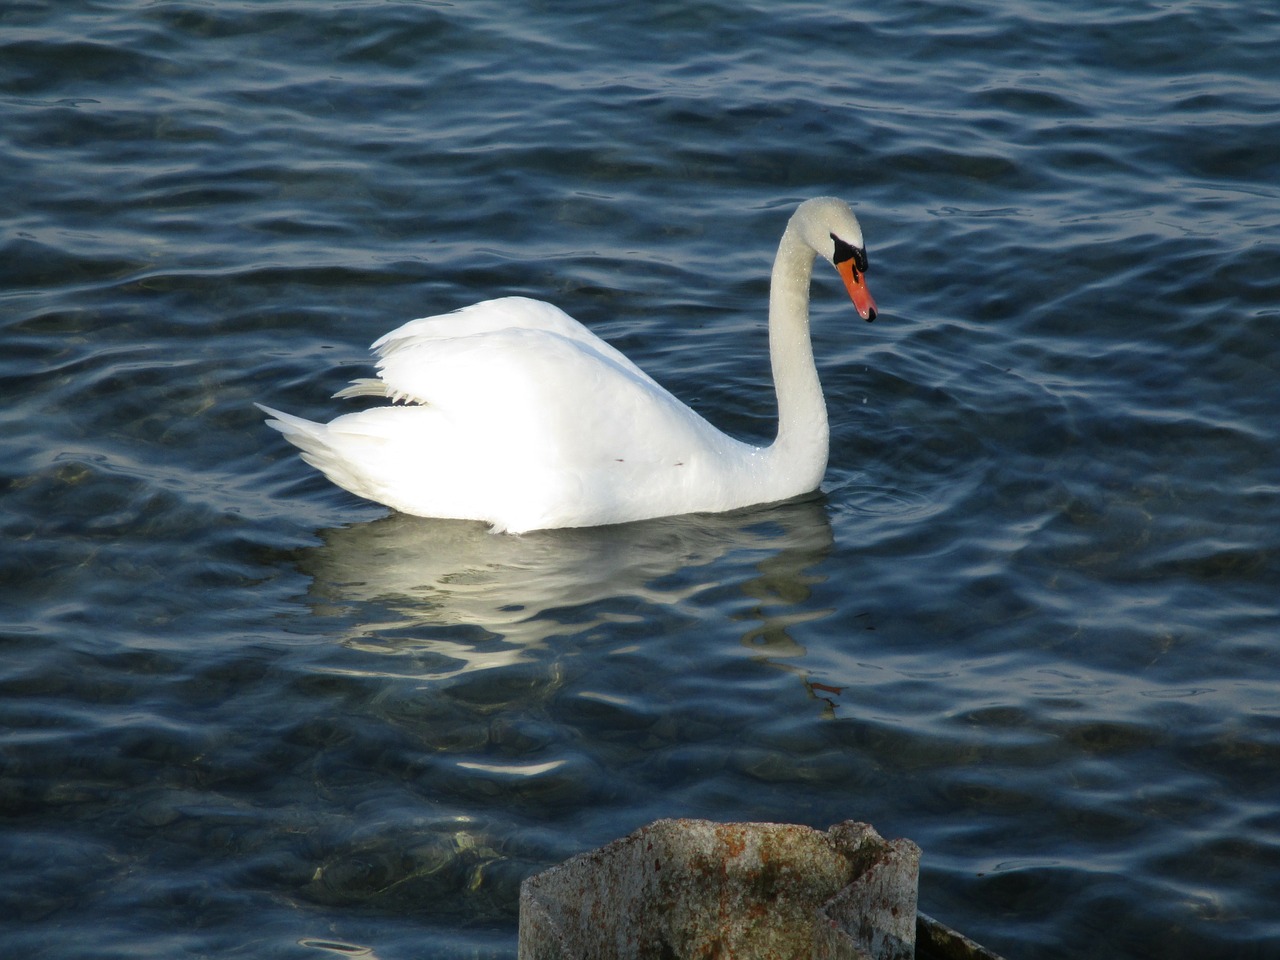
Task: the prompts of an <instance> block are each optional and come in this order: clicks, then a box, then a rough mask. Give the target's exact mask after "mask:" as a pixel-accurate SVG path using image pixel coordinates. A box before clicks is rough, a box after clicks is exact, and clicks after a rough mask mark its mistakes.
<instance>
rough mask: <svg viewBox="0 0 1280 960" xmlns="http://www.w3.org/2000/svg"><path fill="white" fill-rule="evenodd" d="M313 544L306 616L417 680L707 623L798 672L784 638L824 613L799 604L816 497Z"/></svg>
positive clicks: (393, 531) (348, 535)
mask: <svg viewBox="0 0 1280 960" xmlns="http://www.w3.org/2000/svg"><path fill="white" fill-rule="evenodd" d="M320 537H321V539H322V540H323V541H324V542H323V544H322V545H320V546H318V547H313V548H308V549H306V550H304V551H302V552H301V554H300V555H299V556H298V558H297V559H298V566H299V568H300V569H301V571H302V572H303V573H305V574H307V575H309V576H310V577H311V579H312V584H311V587H310V590H309V596H310V599H311V601H312V606H313V610H314V612H316V613H318V614H329V615H331V618H330V619H329V623H330V624H334V623H336V624H339V625H342V626H341V628H340V629H341V630H342V635H341V637H340V639H341V640H342V642H344V643H345V644H347V645H349V646H352V647H356V648H359V649H363V650H369V651H378V652H385V653H394V654H411V655H413V657H414V663H415V666H414V670H413V673H414V675H415V676H417V677H419V678H421V679H447V678H450V677H457V676H460V675H462V674H466V673H471V672H474V671H482V670H493V669H496V668H503V667H510V666H512V665H515V664H518V663H521V662H525V661H529V660H530V659H534V658H540V657H545V656H546V655H547V653H546V651H547V650H548V641H549V640H550V639H551V638H553V637H561V638H564V637H566V636H570V635H572V636H573V637H577V638H584V637H585V638H588V639H589V640H594V639H599V640H601V641H603V642H607V643H614V644H616V643H618V640H617V638H616V634H617V632H619V631H621V632H624V633H625V635H626V636H627V637H629V638H632V640H633V642H636V643H641V644H643V643H644V637H645V635H646V634H648V635H651V636H654V637H655V638H656V637H658V636H660V635H661V634H662V632H663V631H664V629H665V628H666V627H668V626H669V625H672V624H675V625H677V626H678V628H681V629H683V628H687V625H688V624H689V622H690V619H691V618H692V619H693V620H695V621H706V620H707V619H708V617H709V616H710V617H711V618H713V619H721V618H724V617H728V618H731V619H735V620H739V621H743V622H745V626H744V627H743V628H742V632H741V636H740V642H741V643H742V644H743V645H745V646H747V647H748V648H750V649H751V650H752V651H753V653H754V654H755V656H756V657H757V658H758V659H760V660H763V661H766V662H770V663H773V664H774V665H776V666H780V667H783V669H788V670H792V671H795V672H799V671H798V670H797V669H796V668H795V667H792V666H790V665H785V664H782V663H779V661H782V660H791V659H794V658H796V657H799V656H801V655H803V653H804V650H803V648H802V647H801V646H799V645H798V644H797V643H796V642H795V641H794V640H792V638H791V637H790V635H789V634H788V628H789V627H790V626H791V625H792V624H794V623H797V622H802V621H811V620H816V619H821V618H823V617H825V616H827V615H829V614H830V613H831V611H830V610H827V609H811V608H809V607H807V606H806V602H807V600H808V599H809V597H810V594H811V587H812V586H813V585H814V584H815V583H818V582H821V580H822V579H823V578H822V576H821V575H820V574H817V573H815V572H813V571H814V568H815V567H817V566H818V565H819V564H820V563H821V561H823V560H824V559H825V558H826V557H827V556H828V554H829V553H830V551H831V549H832V544H833V537H832V530H831V524H830V521H829V519H828V517H827V514H826V509H825V502H824V500H822V499H821V498H818V497H811V498H808V499H805V500H800V501H791V502H786V503H781V504H773V505H769V506H766V507H756V508H749V509H746V510H740V511H735V512H731V513H724V514H705V515H690V516H680V517H665V518H661V519H656V520H648V521H642V522H637V523H630V524H624V525H619V526H612V527H588V528H581V529H565V530H549V531H537V532H533V533H527V534H524V535H521V536H503V535H496V534H493V533H490V532H489V531H488V530H487V528H486V527H485V526H484V525H482V524H480V523H474V522H468V521H457V520H430V519H424V518H419V517H411V516H406V515H403V514H392V515H390V516H387V517H385V518H382V519H380V520H376V521H373V522H370V523H362V524H356V525H353V526H350V527H343V528H336V529H330V530H325V531H321V533H320ZM704 595H705V596H704ZM716 610H720V612H719V613H717V612H716ZM721 634H723V631H721ZM637 638H638V639H637ZM390 672H391V673H393V674H394V675H397V676H404V672H403V670H401V669H397V668H394V667H392V668H391V671H390Z"/></svg>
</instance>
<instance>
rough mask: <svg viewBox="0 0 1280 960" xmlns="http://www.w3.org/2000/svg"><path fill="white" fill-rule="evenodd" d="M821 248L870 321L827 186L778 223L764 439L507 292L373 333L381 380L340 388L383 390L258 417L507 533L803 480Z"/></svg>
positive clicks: (851, 222)
mask: <svg viewBox="0 0 1280 960" xmlns="http://www.w3.org/2000/svg"><path fill="white" fill-rule="evenodd" d="M818 254H821V255H822V256H823V257H825V258H826V259H827V260H828V261H830V262H832V263H833V264H834V265H835V266H836V268H837V269H838V270H839V271H840V274H841V276H842V277H843V278H844V280H845V284H846V286H847V288H848V290H849V293H850V295H851V296H852V298H853V301H854V304H855V305H856V306H857V308H858V311H859V312H860V313H861V314H862V316H863V317H864V318H865V319H867V320H872V319H874V318H875V314H876V308H875V302H874V301H873V300H872V298H871V295H870V293H869V292H868V291H867V287H866V283H865V279H864V277H863V274H864V272H865V270H866V254H865V252H864V246H863V240H862V230H861V228H860V227H859V226H858V221H857V219H856V218H855V217H854V215H853V213H852V211H850V210H849V208H848V206H846V205H845V204H844V203H843V202H841V201H839V200H835V199H831V198H819V199H816V200H809V201H807V202H805V203H803V204H801V205H800V207H799V209H797V210H796V212H795V214H794V215H793V216H792V218H791V221H790V222H789V223H788V224H787V229H786V232H785V233H784V234H783V236H782V241H781V243H780V244H779V246H778V255H777V258H776V260H775V261H774V266H773V278H772V286H771V288H770V293H769V352H770V357H771V359H772V363H773V376H774V385H775V389H776V391H777V395H778V418H779V422H778V436H777V439H776V440H775V441H774V443H772V444H771V445H769V446H767V447H756V446H752V445H750V444H746V443H742V442H741V441H738V440H735V439H733V438H732V437H729V436H727V435H726V434H724V433H721V432H720V431H719V430H717V429H716V428H715V427H713V426H711V424H709V423H708V422H707V421H706V420H704V419H703V418H702V417H700V416H699V415H698V414H696V413H694V412H693V411H692V410H691V409H689V407H687V406H685V405H684V404H683V403H681V402H680V401H679V400H677V399H676V398H675V397H673V396H672V395H671V394H670V393H668V392H667V391H666V390H665V389H664V388H663V387H661V386H660V385H659V384H658V383H657V382H655V381H654V380H653V379H652V378H651V377H650V376H649V375H648V374H646V373H645V372H644V371H642V370H641V369H640V368H639V367H637V366H636V365H635V364H634V363H632V362H631V361H630V360H628V359H627V358H626V357H625V356H623V355H622V354H621V353H619V352H618V351H617V350H615V349H614V348H613V347H611V346H609V344H607V343H605V342H604V341H603V340H601V339H600V338H599V337H597V336H596V335H595V334H593V333H591V332H590V331H589V330H587V329H586V328H585V327H584V326H582V325H581V324H580V323H578V322H577V321H576V320H574V319H573V318H572V317H570V316H568V315H567V314H566V313H564V312H563V311H561V310H559V309H558V308H556V307H553V306H551V305H550V304H547V303H541V302H539V301H536V300H527V299H523V298H517V297H511V298H506V299H501V300H488V301H485V302H483V303H477V304H475V305H473V306H470V307H466V308H464V309H462V310H458V311H456V312H454V313H450V314H445V315H443V316H439V317H424V318H422V319H420V320H413V321H411V322H409V323H406V324H405V325H404V326H402V327H400V328H399V329H397V330H393V331H392V332H391V333H388V334H387V335H386V336H384V337H382V339H380V340H378V341H377V342H376V343H374V345H373V350H374V352H375V353H376V354H377V356H378V378H376V379H362V380H356V381H355V382H354V383H353V384H352V385H351V386H350V387H347V388H346V389H345V390H342V391H340V392H339V393H338V394H337V396H339V397H354V396H381V397H388V398H390V399H391V400H393V401H396V402H395V403H393V405H391V406H383V407H375V408H373V409H370V410H365V411H361V412H359V413H350V414H346V415H344V416H341V417H338V418H337V419H336V420H333V421H332V422H331V423H328V424H321V423H313V422H311V421H310V420H303V419H301V418H299V417H294V416H290V415H289V414H287V413H281V412H279V411H277V410H273V409H271V408H270V407H265V406H262V405H261V404H259V406H262V409H263V410H264V411H265V412H266V413H268V414H270V415H271V417H272V418H273V419H271V420H268V421H267V423H268V424H270V425H271V426H273V427H274V428H275V429H277V430H279V431H280V432H281V433H283V434H284V435H285V437H286V438H287V439H288V440H289V442H290V443H293V444H294V445H295V446H297V447H299V448H300V449H301V450H302V451H303V454H302V455H303V459H304V460H306V461H307V462H308V463H310V464H312V465H313V466H315V467H316V468H318V469H319V470H321V471H322V472H323V473H324V474H325V476H327V477H328V478H329V479H330V480H332V481H333V482H334V483H336V484H337V485H338V486H340V487H343V488H344V489H346V490H349V491H351V492H352V493H355V494H357V495H359V496H361V497H366V498H368V499H370V500H375V501H377V502H379V503H384V504H386V505H387V506H390V507H393V508H395V509H397V510H400V511H403V512H405V513H411V514H417V515H419V516H427V517H454V518H459V519H469V520H483V521H486V522H488V523H490V524H492V525H493V527H494V528H495V529H498V530H507V531H511V532H521V531H525V530H535V529H543V528H551V527H585V526H595V525H599V524H607V523H622V522H626V521H631V520H641V519H645V518H649V517H659V516H669V515H674V514H681V513H695V512H704V511H705V512H716V511H722V510H731V509H734V508H736V507H743V506H748V505H750V504H754V503H767V502H771V501H775V500H783V499H786V498H788V497H793V496H798V495H800V494H803V493H807V492H809V491H811V490H814V489H816V488H817V486H818V484H819V483H820V482H821V480H822V475H823V473H824V471H825V470H826V463H827V444H828V431H827V412H826V405H825V404H824V402H823V399H822V387H821V384H820V383H819V382H818V374H817V370H816V368H815V367H814V362H813V349H812V346H811V343H810V339H809V309H808V308H809V279H810V276H811V274H812V272H813V261H814V258H815V256H816V255H818Z"/></svg>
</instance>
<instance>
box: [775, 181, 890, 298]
mask: <svg viewBox="0 0 1280 960" xmlns="http://www.w3.org/2000/svg"><path fill="white" fill-rule="evenodd" d="M791 226H792V227H793V228H795V229H797V230H798V231H799V233H800V237H801V239H803V240H804V242H805V243H807V244H808V245H809V246H811V247H813V249H814V250H816V251H817V252H818V253H819V254H821V255H822V256H823V257H825V258H826V260H827V262H828V263H830V264H831V265H832V266H834V267H835V268H836V270H837V271H839V273H840V277H841V279H843V280H844V285H845V288H846V289H847V290H848V291H849V296H850V298H852V300H853V305H854V306H855V307H857V308H858V313H860V314H861V315H862V319H863V320H866V321H868V322H870V321H872V320H874V319H875V318H876V301H875V299H874V298H873V297H872V296H871V291H870V290H868V289H867V276H866V274H867V246H866V244H865V243H864V242H863V239H862V227H861V226H859V224H858V218H857V217H855V216H854V215H853V211H852V210H850V209H849V205H848V204H847V203H845V202H844V201H843V200H838V199H836V198H835V197H815V198H814V199H812V200H806V201H805V202H804V203H802V204H800V206H799V207H798V208H797V209H796V212H795V214H794V215H793V216H792V218H791Z"/></svg>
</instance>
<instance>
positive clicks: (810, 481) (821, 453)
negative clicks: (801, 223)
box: [769, 224, 830, 496]
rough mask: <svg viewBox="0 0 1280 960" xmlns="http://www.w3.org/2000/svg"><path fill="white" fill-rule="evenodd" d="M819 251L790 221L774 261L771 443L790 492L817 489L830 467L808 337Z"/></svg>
mask: <svg viewBox="0 0 1280 960" xmlns="http://www.w3.org/2000/svg"><path fill="white" fill-rule="evenodd" d="M815 256H816V253H815V252H814V250H813V248H812V247H811V246H809V244H807V243H805V242H804V241H803V240H802V239H801V238H800V235H799V232H798V231H797V229H796V228H795V225H794V224H788V225H787V230H786V232H785V233H784V234H783V235H782V241H781V243H779V244H778V255H777V257H776V258H775V259H774V261H773V278H772V281H771V283H770V287H769V356H770V359H771V360H772V363H773V384H774V390H775V391H776V392H777V395H778V438H777V440H775V441H774V443H773V446H772V447H770V448H769V452H770V455H771V456H772V457H773V458H774V463H773V464H772V470H773V472H774V473H775V475H779V479H780V480H781V479H782V477H783V475H785V478H786V481H787V484H788V486H791V487H795V489H794V490H791V491H790V492H789V493H788V494H786V495H788V496H794V495H798V494H801V493H806V492H808V491H810V490H814V489H816V488H817V486H818V484H819V483H820V482H821V481H822V475H823V474H824V473H825V472H826V469H827V450H828V447H829V441H830V436H829V430H828V427H827V405H826V403H825V401H824V400H823V399H822V384H821V383H819V381H818V370H817V367H816V366H814V362H813V343H812V341H811V340H810V337H809V280H810V278H811V277H812V276H813V261H814V257H815Z"/></svg>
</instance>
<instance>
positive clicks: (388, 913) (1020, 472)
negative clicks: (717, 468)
mask: <svg viewBox="0 0 1280 960" xmlns="http://www.w3.org/2000/svg"><path fill="white" fill-rule="evenodd" d="M1278 48H1280V12H1278V11H1277V9H1276V7H1275V5H1274V4H1273V3H1269V2H1267V3H1264V2H1260V0H1258V2H1244V3H1234V4H1225V3H1224V4H1214V3H1203V2H1196V3H1192V2H1168V3H1159V4H1156V3H1141V4H1132V3H1127V4H1110V3H1105V2H1102V0H1085V2H1082V3H1077V4H1070V5H1065V4H1057V3H1045V2H1036V0H1022V2H1014V3H985V2H951V3H920V2H912V0H886V2H884V3H880V4H877V5H874V6H872V7H868V8H867V9H865V10H863V11H855V12H849V5H847V4H821V3H805V2H771V3H768V4H763V3H759V4H757V3H733V4H730V3H722V2H681V3H651V4H616V3H610V4H597V3H575V4H555V5H552V4H536V3H530V4H519V3H515V4H513V3H510V2H504V3H496V2H485V0H477V2H470V0H469V2H467V3H465V4H446V3H431V2H421V3H375V2H368V3H349V4H333V5H329V4H304V3H300V2H298V0H276V2H271V0H263V2H253V3H249V2H243V3H231V2H215V3H196V2H190V3H170V2H154V3H149V4H145V5H144V4H137V3H128V2H123V0H120V2H94V3H90V2H64V3H57V4H45V3H35V2H11V3H7V4H6V5H5V6H4V7H3V9H0V150H2V155H3V161H4V162H3V163H2V164H0V223H2V225H3V233H2V234H0V242H2V243H3V247H2V248H0V389H2V390H3V397H4V403H3V404H2V405H0V420H2V423H3V426H2V427H0V489H2V490H3V501H2V503H3V512H2V514H0V516H2V518H3V519H2V521H0V522H3V533H4V539H3V541H2V542H0V572H2V577H0V621H2V622H3V626H2V627H0V947H2V949H0V952H2V953H3V954H4V955H5V956H23V957H30V958H44V957H49V958H54V957H56V958H117V957H121V958H122V957H130V958H138V957H171V956H218V957H253V958H259V957H282V958H283V957H289V958H313V960H320V958H323V957H334V956H353V955H358V956H370V957H374V956H376V957H378V958H381V960H393V958H409V957H425V956H432V957H472V956H483V957H511V956H513V955H514V950H515V926H516V915H517V914H516V910H517V902H516V898H517V890H518V885H519V882H520V880H521V879H522V878H523V877H525V876H527V875H528V874H530V873H534V872H537V871H539V870H542V869H544V868H546V867H548V866H550V865H552V864H554V863H557V862H559V861H561V860H563V859H564V858H566V857H568V856H570V855H572V854H573V853H576V852H578V851H581V850H584V849H588V848H592V847H595V846H598V845H600V844H602V843H604V842H607V841H608V840H611V839H613V838H615V837H618V836H621V835H623V834H625V833H627V832H629V831H630V830H632V829H634V828H635V827H637V826H639V825H642V824H644V823H647V822H649V821H650V820H653V819H656V818H659V817H666V816H683V815H691V816H703V817H710V818H713V819H718V820H778V821H784V822H800V823H807V824H811V825H814V826H819V827H823V828H825V827H826V826H828V825H830V824H831V823H834V822H837V821H840V820H844V819H849V818H856V819H862V820H866V821H869V822H871V823H872V824H874V825H875V826H876V827H877V828H878V829H879V830H880V832H881V833H883V834H885V835H886V836H905V837H910V838H911V839H913V840H915V841H916V842H917V843H919V844H920V845H921V846H922V847H923V848H924V866H923V872H922V877H921V902H922V907H923V908H924V909H925V910H927V911H928V912H930V913H932V914H934V915H935V916H937V917H938V918H940V919H942V920H944V921H945V922H947V923H949V924H950V925H952V926H954V927H956V928H958V929H960V930H962V931H964V932H965V933H967V934H969V935H970V936H972V937H974V938H975V939H977V940H979V941H980V942H982V943H984V944H986V945H988V946H990V947H991V948H993V949H996V950H999V951H1000V952H1002V953H1004V954H1005V955H1007V956H1008V957H1010V960H1015V958H1094V957H1100V956H1109V957H1134V958H1137V957H1152V958H1155V957H1159V958H1206V957H1208V958H1217V957H1221V958H1228V957H1229V958H1276V957H1280V919H1278V918H1280V907H1278V902H1280V892H1278V891H1280V460H1278V459H1277V452H1276V451H1277V436H1278V435H1280V427H1278V426H1277V425H1278V424H1280V346H1278V344H1280V337H1278V336H1277V330H1278V329H1280V327H1278V320H1280V98H1278V97H1277V91H1280V58H1278V57H1276V56H1275V51H1276V50H1277V49H1278ZM820 194H836V195H838V196H842V197H844V198H845V199H847V200H849V201H850V202H851V203H852V204H853V205H854V207H855V209H856V210H857V211H858V214H859V216H860V218H861V220H862V223H863V226H864V229H865V231H866V234H867V239H868V246H869V252H870V261H871V269H870V273H869V280H870V282H871V286H872V290H873V292H874V293H875V295H876V298H877V300H878V303H879V306H880V308H881V316H880V318H879V319H878V320H877V321H876V323H875V324H873V325H868V324H865V323H862V322H861V321H860V320H858V319H857V318H856V315H854V314H853V312H852V310H851V309H850V307H849V305H848V303H847V300H845V301H844V302H842V299H841V298H842V296H843V293H842V291H841V290H840V288H839V284H838V283H837V282H836V281H835V278H834V277H820V279H819V282H818V284H817V285H816V286H815V291H814V328H815V346H816V351H817V354H818V357H819V367H820V372H821V375H822V378H823V383H824V386H825V388H826V392H827V397H828V405H829V408H830V412H831V416H832V425H833V438H832V451H831V466H830V468H829V471H828V475H827V481H826V484H825V486H824V488H823V496H822V497H821V498H819V499H816V500H812V501H807V502H803V503H794V504H789V505H782V506H775V507H765V508H759V509H755V510H748V511H744V512H741V513H737V514H733V515H728V516H722V517H685V518H672V519H666V520H659V521H654V522H649V523H643V524H635V525H631V526H625V527H616V528H605V529H597V530H583V531H561V532H547V533H538V534H530V535H527V536H524V537H520V538H511V537H501V536H493V535H490V534H487V533H485V532H484V531H483V530H482V529H480V528H477V527H474V526H471V525H467V524H461V523H447V522H432V521H426V520H418V519H413V518H406V517H401V516H394V515H387V513H386V511H385V510H383V509H381V508H379V507H377V506H374V505H372V504H367V503H364V502H361V501H358V500H356V499H354V498H352V497H350V496H348V495H346V494H344V493H342V492H341V491H338V490H336V489H334V488H333V487H331V486H330V485H329V484H328V483H327V482H326V481H324V480H323V479H322V478H321V477H319V476H318V475H317V474H316V473H315V472H314V471H313V470H311V469H310V468H309V467H307V466H306V465H305V464H303V463H302V462H301V461H300V460H299V459H298V458H297V457H296V456H295V455H294V453H293V452H292V451H291V449H290V448H288V447H286V445H285V444H284V443H283V442H282V441H281V440H280V438H279V437H278V436H277V435H276V434H274V433H272V432H271V431H270V430H268V429H267V428H265V427H264V426H263V424H262V422H261V417H260V415H259V414H258V412H257V411H256V410H255V409H254V408H253V407H252V402H253V401H255V400H260V401H265V402H268V403H271V404H272V405H276V406H279V407H281V408H283V409H287V410H290V411H293V412H296V413H299V414H301V415H304V416H310V417H313V418H319V419H323V418H327V417H329V416H331V415H333V414H334V413H336V412H337V411H338V410H339V409H340V408H341V404H342V402H341V401H334V400H331V399H329V398H328V397H329V394H330V393H332V392H333V391H334V390H335V389H337V388H339V387H340V386H342V385H343V384H345V383H346V381H348V380H349V379H350V378H351V377H353V376H360V375H367V374H368V372H369V367H368V363H367V361H368V354H367V352H366V345H367V344H368V343H369V342H370V341H372V340H373V339H375V338H376V337H377V336H379V335H381V334H382V333H384V332H385V331H387V330H389V329H391V328H392V327H394V326H396V325H398V324H400V323H402V322H403V321H405V320H407V319H409V318H412V317H415V316H421V315H424V314H429V313H437V312H441V311H444V310H449V309H452V308H454V307H458V306H462V305H465V304H467V303H471V302H474V301H476V300H480V299H484V298H487V297H491V296H497V295H503V294H526V295H531V296H536V297H540V298H544V299H548V300H551V301H553V302H555V303H557V304H559V305H560V306H562V307H564V308H565V309H567V310H568V311H569V312H570V313H572V314H573V315H575V316H577V317H578V318H579V319H581V320H582V321H583V322H585V323H587V324H588V325H589V326H590V327H591V328H592V329H594V330H596V331H597V332H599V333H600V334H602V335H603V336H605V337H606V338H608V339H609V340H611V341H612V342H614V343H615V344H616V345H618V346H619V347H621V348H622V349H624V350H625V351H627V352H628V353H629V354H630V355H631V356H632V357H633V358H635V359H636V360H637V361H638V362H639V363H641V364H642V365H643V366H644V367H645V368H646V369H648V370H650V371H651V372H652V373H653V374H654V375H655V376H657V377H658V378H659V379H660V380H662V381H663V382H664V383H666V384H667V385H669V386H670V387H671V388H672V390H673V391H674V392H675V393H676V394H677V395H679V396H680V397H681V398H682V399H685V400H687V401H688V402H690V403H692V404H693V405H695V406H696V407H697V408H698V409H699V410H700V411H701V412H703V413H705V414H706V415H707V416H708V418H709V419H711V420H712V421H713V422H715V423H717V424H718V425H720V426H722V427H724V428H725V429H727V430H729V431H731V432H734V433H736V434H738V435H740V436H743V437H748V438H754V439H758V440H759V439H767V438H768V437H769V436H770V434H771V430H772V422H773V416H774V410H773V398H772V394H771V391H770V388H769V379H768V376H769V375H768V367H767V362H766V359H765V340H764V316H765V300H766V297H767V292H768V268H769V264H770V261H771V258H772V254H773V250H774V247H775V245H776V242H777V238H778V236H779V234H780V233H781V230H782V228H783V225H784V224H785V222H786V218H787V216H788V215H789V213H790V211H791V209H792V208H793V207H794V205H795V204H796V203H797V202H799V201H800V200H802V199H804V198H806V197H809V196H815V195H820Z"/></svg>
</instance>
